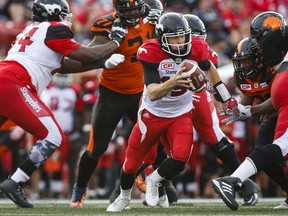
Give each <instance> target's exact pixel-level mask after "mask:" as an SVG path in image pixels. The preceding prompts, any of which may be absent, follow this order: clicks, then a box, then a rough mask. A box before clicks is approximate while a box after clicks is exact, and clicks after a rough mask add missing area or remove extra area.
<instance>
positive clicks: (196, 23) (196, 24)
mask: <svg viewBox="0 0 288 216" xmlns="http://www.w3.org/2000/svg"><path fill="white" fill-rule="evenodd" d="M184 17H185V19H186V20H187V21H188V24H189V26H190V28H191V34H192V35H193V36H196V37H200V38H202V39H203V40H206V38H207V34H206V28H205V25H204V23H203V22H202V20H201V19H200V18H199V17H198V16H196V15H193V14H185V15H184Z"/></svg>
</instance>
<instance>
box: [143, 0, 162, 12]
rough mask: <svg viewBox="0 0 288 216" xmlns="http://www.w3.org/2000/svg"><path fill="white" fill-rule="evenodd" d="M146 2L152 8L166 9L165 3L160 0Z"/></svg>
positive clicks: (147, 0) (146, 0)
mask: <svg viewBox="0 0 288 216" xmlns="http://www.w3.org/2000/svg"><path fill="white" fill-rule="evenodd" d="M145 3H146V4H147V5H148V6H149V7H150V8H151V10H157V11H159V12H160V11H161V14H162V13H163V11H164V8H163V4H162V2H161V1H160V0H145Z"/></svg>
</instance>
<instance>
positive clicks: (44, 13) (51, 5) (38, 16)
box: [32, 0, 72, 26]
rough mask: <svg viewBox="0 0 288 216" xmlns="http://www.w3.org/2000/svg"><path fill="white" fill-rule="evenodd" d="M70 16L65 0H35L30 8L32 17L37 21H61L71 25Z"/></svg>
mask: <svg viewBox="0 0 288 216" xmlns="http://www.w3.org/2000/svg"><path fill="white" fill-rule="evenodd" d="M71 17H72V13H71V12H70V9H69V5H68V3H67V1H66V0H35V1H34V3H33V8H32V19H33V20H34V21H38V22H44V21H62V22H66V23H67V24H69V25H70V26H71V22H70V21H69V19H70V18H71Z"/></svg>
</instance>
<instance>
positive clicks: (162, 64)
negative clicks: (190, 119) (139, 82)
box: [138, 38, 209, 118]
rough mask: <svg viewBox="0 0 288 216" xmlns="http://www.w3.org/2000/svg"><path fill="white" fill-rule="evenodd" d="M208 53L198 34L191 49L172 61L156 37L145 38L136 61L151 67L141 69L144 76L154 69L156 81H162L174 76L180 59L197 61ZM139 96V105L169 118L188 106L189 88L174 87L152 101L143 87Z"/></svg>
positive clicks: (207, 55)
mask: <svg viewBox="0 0 288 216" xmlns="http://www.w3.org/2000/svg"><path fill="white" fill-rule="evenodd" d="M208 57H209V49H208V45H207V43H206V42H204V41H203V40H201V39H199V38H195V39H194V38H193V40H192V51H191V53H190V55H189V56H188V57H187V58H186V59H185V60H183V61H181V59H180V58H179V59H178V60H177V59H176V60H175V61H174V60H173V59H172V58H170V57H169V56H168V55H167V54H166V53H165V52H164V51H163V50H162V49H161V47H160V46H159V43H158V41H157V40H156V39H153V40H149V41H147V42H145V43H144V44H143V45H142V46H141V47H140V48H139V50H138V59H139V61H140V62H141V63H142V64H143V65H150V66H149V67H147V68H151V71H148V70H146V69H145V71H144V73H145V80H146V78H147V77H148V76H150V75H151V73H158V76H159V77H160V79H159V80H160V82H165V81H166V80H168V79H170V78H171V77H173V76H175V74H176V72H177V71H178V70H179V69H180V68H182V67H183V66H182V65H183V63H184V62H193V63H194V64H195V63H196V64H197V63H200V62H204V61H207V60H208ZM149 74H150V75H149ZM154 75H155V74H154ZM154 75H152V76H154ZM142 100H143V101H142V105H143V106H144V107H145V108H146V109H147V110H148V111H149V112H151V113H152V114H154V115H156V116H160V117H167V118H173V117H176V116H180V115H182V114H184V113H186V112H188V111H190V110H191V109H192V92H191V91H189V90H187V88H184V87H182V88H180V87H179V88H178V87H177V88H174V89H173V90H172V91H170V92H169V93H168V94H167V95H165V96H164V97H163V98H161V99H159V100H156V101H151V100H150V99H149V97H148V96H147V92H146V88H145V89H144V93H143V99H142Z"/></svg>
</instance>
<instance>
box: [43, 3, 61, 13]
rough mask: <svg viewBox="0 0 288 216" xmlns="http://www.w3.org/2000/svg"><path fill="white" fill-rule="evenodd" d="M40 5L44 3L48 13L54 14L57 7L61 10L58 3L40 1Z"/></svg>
mask: <svg viewBox="0 0 288 216" xmlns="http://www.w3.org/2000/svg"><path fill="white" fill-rule="evenodd" d="M40 5H42V6H43V7H44V8H45V9H46V10H47V12H48V14H52V13H54V12H56V9H57V10H58V11H61V7H60V5H57V4H50V5H49V4H42V3H40Z"/></svg>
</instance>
